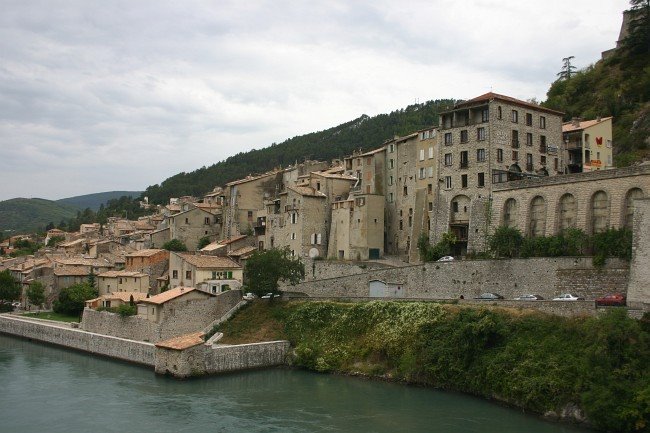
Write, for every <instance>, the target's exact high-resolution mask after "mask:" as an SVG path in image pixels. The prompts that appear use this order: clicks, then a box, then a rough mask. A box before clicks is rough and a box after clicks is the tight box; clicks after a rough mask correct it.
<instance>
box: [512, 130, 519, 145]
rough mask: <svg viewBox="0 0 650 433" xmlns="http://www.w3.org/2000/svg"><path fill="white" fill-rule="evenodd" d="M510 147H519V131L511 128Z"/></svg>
mask: <svg viewBox="0 0 650 433" xmlns="http://www.w3.org/2000/svg"><path fill="white" fill-rule="evenodd" d="M512 147H519V131H517V130H516V129H513V130H512Z"/></svg>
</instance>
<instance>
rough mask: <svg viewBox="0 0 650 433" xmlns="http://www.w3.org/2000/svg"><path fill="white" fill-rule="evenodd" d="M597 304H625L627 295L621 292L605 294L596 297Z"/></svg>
mask: <svg viewBox="0 0 650 433" xmlns="http://www.w3.org/2000/svg"><path fill="white" fill-rule="evenodd" d="M596 305H612V306H614V305H618V306H625V296H623V295H622V294H620V293H613V294H611V295H605V296H603V297H602V298H596Z"/></svg>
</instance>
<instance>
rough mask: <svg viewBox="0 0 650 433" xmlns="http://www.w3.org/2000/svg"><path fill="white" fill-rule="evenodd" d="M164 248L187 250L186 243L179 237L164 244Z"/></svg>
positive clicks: (168, 249)
mask: <svg viewBox="0 0 650 433" xmlns="http://www.w3.org/2000/svg"><path fill="white" fill-rule="evenodd" d="M162 247H163V249H164V250H167V251H187V247H186V246H185V244H184V243H183V242H181V241H179V240H178V239H172V240H171V241H167V242H165V243H164V244H163V246H162Z"/></svg>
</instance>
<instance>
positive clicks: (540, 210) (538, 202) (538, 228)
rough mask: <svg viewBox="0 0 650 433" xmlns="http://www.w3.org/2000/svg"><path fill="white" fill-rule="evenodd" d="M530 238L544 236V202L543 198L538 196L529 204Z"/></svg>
mask: <svg viewBox="0 0 650 433" xmlns="http://www.w3.org/2000/svg"><path fill="white" fill-rule="evenodd" d="M529 227H530V229H529V234H530V236H544V235H545V234H546V202H545V201H544V197H542V196H540V195H538V196H537V197H535V198H534V199H533V200H532V201H531V202H530V224H529Z"/></svg>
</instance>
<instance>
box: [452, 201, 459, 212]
mask: <svg viewBox="0 0 650 433" xmlns="http://www.w3.org/2000/svg"><path fill="white" fill-rule="evenodd" d="M451 210H452V211H454V212H458V202H457V201H452V202H451Z"/></svg>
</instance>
